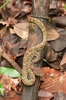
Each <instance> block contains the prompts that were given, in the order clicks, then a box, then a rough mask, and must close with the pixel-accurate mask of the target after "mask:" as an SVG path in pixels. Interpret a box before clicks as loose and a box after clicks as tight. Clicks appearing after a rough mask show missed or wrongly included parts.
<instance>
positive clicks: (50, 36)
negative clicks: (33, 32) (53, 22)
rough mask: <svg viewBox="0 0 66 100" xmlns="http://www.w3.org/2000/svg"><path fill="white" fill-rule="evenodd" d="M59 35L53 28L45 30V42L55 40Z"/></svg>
mask: <svg viewBox="0 0 66 100" xmlns="http://www.w3.org/2000/svg"><path fill="white" fill-rule="evenodd" d="M59 36H60V34H59V33H58V32H57V31H56V30H55V29H53V28H47V41H51V40H56V39H57V38H58V37H59Z"/></svg>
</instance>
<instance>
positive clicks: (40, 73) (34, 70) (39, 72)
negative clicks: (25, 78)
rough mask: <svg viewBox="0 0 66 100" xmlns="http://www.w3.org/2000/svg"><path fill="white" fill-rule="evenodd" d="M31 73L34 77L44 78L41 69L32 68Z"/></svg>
mask: <svg viewBox="0 0 66 100" xmlns="http://www.w3.org/2000/svg"><path fill="white" fill-rule="evenodd" d="M33 73H34V74H35V75H36V76H44V74H43V72H42V70H41V68H39V67H37V68H33Z"/></svg>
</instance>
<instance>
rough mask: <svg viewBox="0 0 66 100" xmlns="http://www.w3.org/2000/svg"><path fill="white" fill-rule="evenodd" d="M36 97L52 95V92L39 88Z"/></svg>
mask: <svg viewBox="0 0 66 100" xmlns="http://www.w3.org/2000/svg"><path fill="white" fill-rule="evenodd" d="M38 97H53V94H52V93H50V92H46V91H44V90H40V91H39V92H38Z"/></svg>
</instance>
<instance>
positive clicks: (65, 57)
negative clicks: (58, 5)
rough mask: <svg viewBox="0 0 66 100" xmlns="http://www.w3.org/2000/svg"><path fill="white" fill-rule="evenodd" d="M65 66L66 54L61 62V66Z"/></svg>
mask: <svg viewBox="0 0 66 100" xmlns="http://www.w3.org/2000/svg"><path fill="white" fill-rule="evenodd" d="M64 64H66V53H65V54H64V55H63V58H62V60H61V62H60V66H62V65H64Z"/></svg>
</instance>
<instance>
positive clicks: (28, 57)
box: [22, 17, 47, 86]
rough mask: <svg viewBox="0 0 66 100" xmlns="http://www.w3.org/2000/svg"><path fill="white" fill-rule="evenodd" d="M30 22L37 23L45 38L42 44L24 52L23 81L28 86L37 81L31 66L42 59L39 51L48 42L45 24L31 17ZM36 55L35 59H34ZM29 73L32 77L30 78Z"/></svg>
mask: <svg viewBox="0 0 66 100" xmlns="http://www.w3.org/2000/svg"><path fill="white" fill-rule="evenodd" d="M30 22H32V23H35V24H36V25H38V27H39V28H40V29H41V31H42V34H43V40H42V42H41V43H40V44H38V45H35V46H33V47H31V48H29V49H28V50H27V51H26V53H25V54H24V58H23V67H22V82H23V84H24V85H26V86H31V85H32V84H34V82H35V75H34V73H33V71H32V70H31V68H33V64H34V63H35V62H38V61H39V60H40V54H39V51H40V50H42V49H43V48H44V46H45V44H46V34H47V32H46V28H45V26H44V24H43V23H42V22H41V21H40V20H38V19H37V18H33V17H31V18H30ZM34 57H35V59H33V58H34ZM28 75H29V77H30V79H28Z"/></svg>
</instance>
